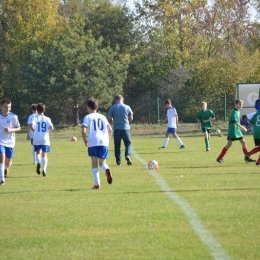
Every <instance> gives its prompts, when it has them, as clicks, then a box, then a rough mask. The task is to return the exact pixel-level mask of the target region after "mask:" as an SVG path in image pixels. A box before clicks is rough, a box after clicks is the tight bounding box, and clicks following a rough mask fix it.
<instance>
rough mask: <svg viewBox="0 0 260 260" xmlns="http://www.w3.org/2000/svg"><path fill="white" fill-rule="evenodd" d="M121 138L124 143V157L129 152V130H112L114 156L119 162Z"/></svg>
mask: <svg viewBox="0 0 260 260" xmlns="http://www.w3.org/2000/svg"><path fill="white" fill-rule="evenodd" d="M121 139H123V141H124V145H125V157H127V156H130V154H131V137H130V130H114V145H115V157H116V163H117V164H121V151H120V147H121Z"/></svg>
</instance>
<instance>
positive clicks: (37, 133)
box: [31, 103, 54, 177]
mask: <svg viewBox="0 0 260 260" xmlns="http://www.w3.org/2000/svg"><path fill="white" fill-rule="evenodd" d="M36 109H37V114H38V115H36V116H34V117H33V120H32V124H31V129H32V130H33V146H34V150H35V152H36V163H37V166H36V172H37V174H41V163H42V175H43V177H46V174H47V164H48V157H47V153H48V152H50V151H51V150H50V135H49V133H50V132H51V131H52V130H53V129H54V127H53V124H52V122H51V119H50V118H49V117H47V116H45V115H44V112H45V105H44V104H43V103H39V104H37V106H36ZM41 154H42V156H41ZM41 157H42V158H41Z"/></svg>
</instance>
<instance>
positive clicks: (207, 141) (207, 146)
mask: <svg viewBox="0 0 260 260" xmlns="http://www.w3.org/2000/svg"><path fill="white" fill-rule="evenodd" d="M202 132H203V134H204V140H205V144H206V151H209V150H210V145H209V135H210V133H209V129H206V128H202Z"/></svg>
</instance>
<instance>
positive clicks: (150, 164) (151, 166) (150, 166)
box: [148, 160, 159, 170]
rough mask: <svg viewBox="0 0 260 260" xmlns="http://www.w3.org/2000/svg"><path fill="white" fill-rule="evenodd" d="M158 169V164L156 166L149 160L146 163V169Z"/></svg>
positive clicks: (155, 163) (154, 162) (153, 161)
mask: <svg viewBox="0 0 260 260" xmlns="http://www.w3.org/2000/svg"><path fill="white" fill-rule="evenodd" d="M158 167H159V164H158V162H157V161H155V160H151V161H149V162H148V169H149V170H157V169H158Z"/></svg>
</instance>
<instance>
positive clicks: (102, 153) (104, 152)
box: [98, 146, 113, 184]
mask: <svg viewBox="0 0 260 260" xmlns="http://www.w3.org/2000/svg"><path fill="white" fill-rule="evenodd" d="M107 157H108V147H107V146H98V160H99V166H100V167H101V169H102V170H103V172H105V174H106V177H107V183H108V184H111V183H112V181H113V177H112V173H111V171H110V169H109V166H108V165H107V161H106V159H107Z"/></svg>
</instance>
